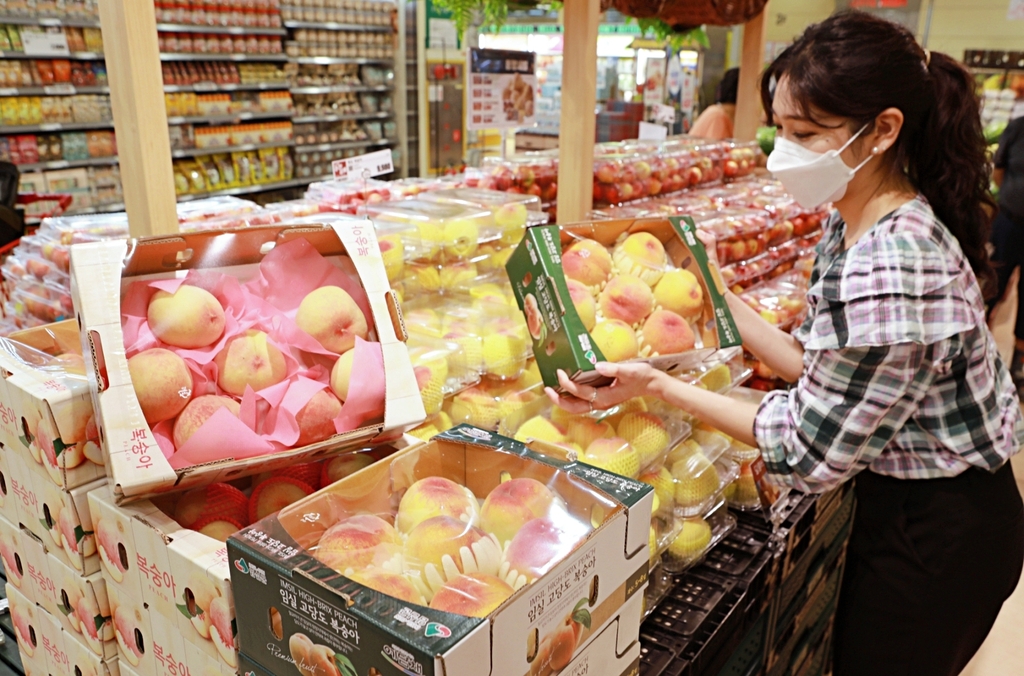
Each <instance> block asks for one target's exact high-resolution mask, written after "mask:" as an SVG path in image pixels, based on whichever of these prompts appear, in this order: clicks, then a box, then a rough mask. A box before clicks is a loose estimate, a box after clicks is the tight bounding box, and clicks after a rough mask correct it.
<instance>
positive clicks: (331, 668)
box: [288, 634, 341, 676]
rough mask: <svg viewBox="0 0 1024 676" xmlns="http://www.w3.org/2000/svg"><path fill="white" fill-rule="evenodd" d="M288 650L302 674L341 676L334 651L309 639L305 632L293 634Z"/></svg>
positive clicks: (304, 675)
mask: <svg viewBox="0 0 1024 676" xmlns="http://www.w3.org/2000/svg"><path fill="white" fill-rule="evenodd" d="M288 652H289V653H291V656H292V660H293V661H294V662H295V667H296V668H297V669H298V670H299V673H300V674H301V675H302V676H341V672H340V671H339V670H338V665H337V664H335V662H334V651H333V650H331V649H330V648H328V647H327V646H325V645H319V644H316V643H313V642H312V641H311V640H309V637H308V636H306V635H305V634H292V636H291V638H289V639H288Z"/></svg>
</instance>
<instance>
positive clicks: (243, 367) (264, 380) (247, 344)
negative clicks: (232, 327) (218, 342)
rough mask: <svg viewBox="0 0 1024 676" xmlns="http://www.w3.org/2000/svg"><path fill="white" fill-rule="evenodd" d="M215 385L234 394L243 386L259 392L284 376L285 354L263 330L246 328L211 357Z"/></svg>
mask: <svg viewBox="0 0 1024 676" xmlns="http://www.w3.org/2000/svg"><path fill="white" fill-rule="evenodd" d="M214 362H215V363H216V364H217V372H218V376H217V384H218V385H220V386H221V388H222V389H223V390H224V391H225V392H227V393H228V394H233V395H235V396H237V397H240V396H242V395H243V394H245V388H246V386H249V387H251V388H252V389H253V390H254V391H256V392H258V391H260V390H262V389H265V388H267V387H270V386H271V385H276V384H278V383H279V382H281V381H282V380H284V379H285V376H286V375H288V374H287V365H286V364H285V361H284V355H282V354H281V351H280V350H278V349H277V347H276V346H275V345H274V344H273V343H271V342H270V339H269V337H268V336H267V334H265V333H264V332H263V331H257V330H255V329H249V330H248V331H245V332H243V333H240V334H239V335H237V336H235V337H233V338H231V340H229V341H228V342H227V343H225V344H224V347H223V349H221V351H220V352H219V353H217V357H216V358H215V359H214Z"/></svg>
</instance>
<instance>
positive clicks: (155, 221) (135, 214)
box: [99, 0, 178, 236]
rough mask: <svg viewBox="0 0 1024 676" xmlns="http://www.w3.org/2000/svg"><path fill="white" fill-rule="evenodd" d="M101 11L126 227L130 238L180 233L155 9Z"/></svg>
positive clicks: (142, 1)
mask: <svg viewBox="0 0 1024 676" xmlns="http://www.w3.org/2000/svg"><path fill="white" fill-rule="evenodd" d="M99 7H100V24H101V26H102V29H103V47H104V50H105V52H106V62H107V76H108V78H109V80H110V102H111V107H112V108H113V112H114V129H115V131H116V132H117V154H118V158H119V163H120V165H121V182H122V184H123V186H124V204H125V210H126V211H127V212H128V228H129V230H130V231H131V234H132V235H133V236H142V235H154V234H168V233H175V232H178V216H177V212H176V208H175V205H176V201H177V200H176V198H175V195H174V175H173V172H172V169H171V142H170V136H169V135H168V131H167V109H166V108H165V107H164V88H163V76H162V75H161V72H160V50H159V47H158V45H157V39H156V12H155V9H154V4H153V3H152V2H148V1H147V0H100V3H99Z"/></svg>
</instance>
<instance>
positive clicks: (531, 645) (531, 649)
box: [526, 627, 540, 664]
mask: <svg viewBox="0 0 1024 676" xmlns="http://www.w3.org/2000/svg"><path fill="white" fill-rule="evenodd" d="M539 648H540V629H538V628H537V627H534V628H533V629H532V630H531V631H530V635H529V636H527V637H526V661H527V662H529V663H530V664H533V661H534V660H535V659H536V658H537V650H538V649H539Z"/></svg>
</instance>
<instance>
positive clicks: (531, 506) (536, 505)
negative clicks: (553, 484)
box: [480, 478, 555, 543]
mask: <svg viewBox="0 0 1024 676" xmlns="http://www.w3.org/2000/svg"><path fill="white" fill-rule="evenodd" d="M554 501H555V494H554V493H552V492H551V489H549V488H548V487H547V486H545V485H544V484H542V483H541V482H539V481H537V480H536V479H529V478H520V479H510V480H508V481H506V482H504V483H501V484H498V485H497V486H496V487H495V488H494V490H492V491H491V492H490V493H489V494H488V495H487V499H486V500H484V504H483V507H481V508H480V527H481V528H483V529H484V530H485V531H487V532H488V533H491V534H492V535H494V536H495V537H497V538H498V542H501V543H505V542H508V541H510V540H511V539H512V538H513V536H514V535H515V534H516V533H517V532H518V531H519V529H520V528H522V527H523V526H525V525H526V524H527V523H529V522H530V521H532V520H533V519H537V518H540V517H542V516H545V515H547V513H548V511H549V510H550V509H551V505H552V503H554Z"/></svg>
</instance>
